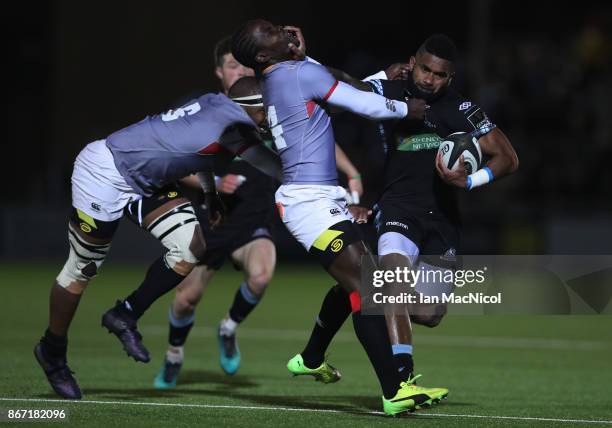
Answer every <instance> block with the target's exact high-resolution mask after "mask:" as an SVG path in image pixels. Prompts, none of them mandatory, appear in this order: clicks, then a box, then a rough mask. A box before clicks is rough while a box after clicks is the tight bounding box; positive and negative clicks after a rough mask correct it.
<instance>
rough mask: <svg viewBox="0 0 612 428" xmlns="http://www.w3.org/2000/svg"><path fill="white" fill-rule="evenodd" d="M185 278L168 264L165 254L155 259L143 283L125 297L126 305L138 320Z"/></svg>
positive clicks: (132, 315)
mask: <svg viewBox="0 0 612 428" xmlns="http://www.w3.org/2000/svg"><path fill="white" fill-rule="evenodd" d="M183 279H185V277H184V276H182V275H179V274H178V273H176V272H175V271H173V270H172V269H170V268H169V267H168V266H166V262H165V260H164V256H162V257H160V258H159V259H157V260H155V261H154V262H153V264H152V265H151V267H149V270H148V271H147V275H146V276H145V279H144V281H142V284H140V286H139V287H138V288H137V289H136V290H135V291H134V292H133V293H132V294H130V295H129V296H128V297H127V299H125V302H126V303H127V304H128V305H129V306H128V305H126V306H127V307H128V308H129V309H130V316H131V317H132V318H133V319H134V320H138V319H139V318H140V317H141V316H142V314H144V313H145V311H146V310H147V309H148V308H149V306H151V305H152V304H153V303H154V302H155V301H156V300H157V299H159V298H160V297H161V296H163V295H164V294H166V293H167V292H168V291H170V290H172V289H173V288H174V287H176V286H177V285H179V283H180V282H181V281H182V280H183Z"/></svg>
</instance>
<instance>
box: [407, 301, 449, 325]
mask: <svg viewBox="0 0 612 428" xmlns="http://www.w3.org/2000/svg"><path fill="white" fill-rule="evenodd" d="M446 310H447V308H446V305H435V306H434V307H432V308H429V309H427V310H426V311H425V312H424V313H420V314H419V313H414V312H412V313H410V320H411V321H412V322H414V323H415V324H419V325H422V326H424V327H429V328H434V327H437V326H438V325H440V323H441V322H442V318H444V315H446Z"/></svg>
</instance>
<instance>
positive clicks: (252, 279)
mask: <svg viewBox="0 0 612 428" xmlns="http://www.w3.org/2000/svg"><path fill="white" fill-rule="evenodd" d="M246 281H247V284H248V285H249V289H250V290H251V291H252V292H253V294H255V295H257V296H261V295H262V294H263V293H264V291H266V288H267V287H268V284H269V283H270V281H272V270H267V269H262V270H259V271H258V272H256V273H254V274H250V275H248V277H247V279H246Z"/></svg>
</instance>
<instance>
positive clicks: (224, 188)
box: [217, 174, 242, 195]
mask: <svg viewBox="0 0 612 428" xmlns="http://www.w3.org/2000/svg"><path fill="white" fill-rule="evenodd" d="M241 184H242V180H241V179H240V176H239V175H235V174H227V175H224V176H223V177H222V178H221V180H219V183H217V191H218V192H221V193H227V194H229V195H231V194H232V193H234V192H235V191H236V189H238V187H240V185H241Z"/></svg>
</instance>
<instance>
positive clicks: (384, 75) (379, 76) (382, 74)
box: [362, 70, 389, 82]
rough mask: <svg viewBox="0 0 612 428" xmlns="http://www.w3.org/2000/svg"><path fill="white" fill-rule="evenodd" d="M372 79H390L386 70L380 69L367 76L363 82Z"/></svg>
mask: <svg viewBox="0 0 612 428" xmlns="http://www.w3.org/2000/svg"><path fill="white" fill-rule="evenodd" d="M370 80H389V78H388V77H387V73H385V70H380V71H379V72H378V73H374V74H372V75H371V76H368V77H366V78H365V79H363V80H362V82H369V81H370Z"/></svg>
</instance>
